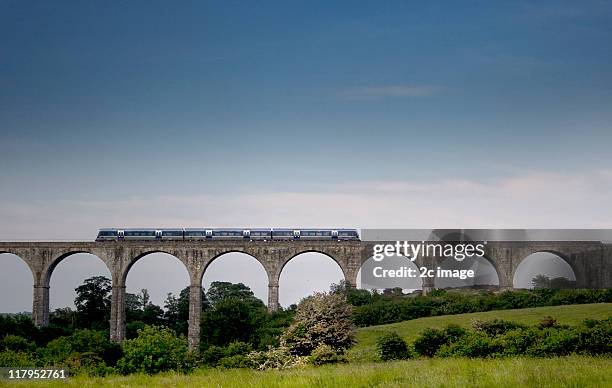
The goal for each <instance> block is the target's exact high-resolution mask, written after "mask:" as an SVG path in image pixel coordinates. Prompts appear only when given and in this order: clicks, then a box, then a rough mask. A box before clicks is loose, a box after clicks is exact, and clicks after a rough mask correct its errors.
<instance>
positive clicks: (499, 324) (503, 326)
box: [472, 318, 525, 336]
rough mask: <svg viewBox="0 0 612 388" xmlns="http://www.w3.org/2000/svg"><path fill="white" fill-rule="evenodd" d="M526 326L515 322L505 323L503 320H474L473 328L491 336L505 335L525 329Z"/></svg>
mask: <svg viewBox="0 0 612 388" xmlns="http://www.w3.org/2000/svg"><path fill="white" fill-rule="evenodd" d="M524 327H525V325H522V324H520V323H516V322H513V321H505V320H503V319H497V318H495V319H493V320H490V321H481V320H478V319H477V320H474V321H473V322H472V328H473V329H474V330H476V331H483V332H485V334H487V335H489V336H496V335H499V334H505V333H507V332H509V331H510V330H514V329H520V328H524Z"/></svg>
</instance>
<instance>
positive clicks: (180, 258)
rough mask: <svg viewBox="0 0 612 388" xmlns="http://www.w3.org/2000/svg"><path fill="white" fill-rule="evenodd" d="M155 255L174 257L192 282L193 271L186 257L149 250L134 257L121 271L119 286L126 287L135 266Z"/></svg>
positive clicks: (159, 250) (164, 251)
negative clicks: (161, 254) (129, 274)
mask: <svg viewBox="0 0 612 388" xmlns="http://www.w3.org/2000/svg"><path fill="white" fill-rule="evenodd" d="M154 253H164V254H166V255H169V256H172V257H174V258H175V259H177V260H178V261H179V262H181V264H183V267H184V268H185V271H187V276H188V277H189V279H190V281H191V279H192V274H191V271H190V270H189V264H188V263H187V262H186V260H185V257H184V255H182V254H180V253H179V252H173V251H170V250H164V249H148V250H145V251H142V252H139V253H138V254H137V255H136V256H134V257H133V258H130V259H129V261H128V262H127V264H126V265H125V266H124V267H123V268H122V269H121V273H120V274H119V276H120V278H119V281H120V283H119V284H122V285H125V283H126V280H127V276H128V273H129V272H130V270H131V269H132V267H133V266H134V264H136V262H138V261H139V260H140V259H142V258H143V257H145V256H148V255H151V254H154Z"/></svg>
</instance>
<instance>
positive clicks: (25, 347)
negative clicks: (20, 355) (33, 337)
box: [0, 334, 36, 352]
mask: <svg viewBox="0 0 612 388" xmlns="http://www.w3.org/2000/svg"><path fill="white" fill-rule="evenodd" d="M35 349H36V344H35V343H34V342H33V341H28V340H27V339H25V338H23V337H20V336H18V335H13V334H8V335H7V336H5V337H4V338H2V339H1V340H0V351H3V350H12V351H15V352H32V351H34V350H35Z"/></svg>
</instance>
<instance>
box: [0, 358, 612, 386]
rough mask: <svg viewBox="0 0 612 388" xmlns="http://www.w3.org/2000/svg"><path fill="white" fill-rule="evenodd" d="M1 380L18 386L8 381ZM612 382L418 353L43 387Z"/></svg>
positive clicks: (608, 370)
mask: <svg viewBox="0 0 612 388" xmlns="http://www.w3.org/2000/svg"><path fill="white" fill-rule="evenodd" d="M4 384H6V385H7V386H12V387H15V386H23V385H21V384H11V383H9V384H10V385H8V384H7V383H4ZM611 385H612V359H611V358H595V357H583V356H571V357H562V358H550V359H534V358H507V359H484V360H477V359H421V360H408V361H398V362H387V363H368V364H344V365H335V366H326V367H319V368H314V367H309V368H304V369H292V370H283V371H265V372H261V371H254V370H246V369H232V370H221V369H204V370H199V371H197V372H195V373H194V374H191V375H179V374H160V375H156V376H145V375H132V376H127V377H107V378H87V377H76V378H73V379H70V380H69V381H68V382H67V383H65V382H40V384H36V385H35V386H49V387H64V386H68V387H79V388H81V387H149V388H151V387H342V388H345V387H407V386H418V387H440V386H444V387H525V386H531V387H588V386H591V387H603V386H611Z"/></svg>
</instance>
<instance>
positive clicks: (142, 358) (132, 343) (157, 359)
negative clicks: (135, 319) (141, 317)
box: [117, 326, 189, 374]
mask: <svg viewBox="0 0 612 388" xmlns="http://www.w3.org/2000/svg"><path fill="white" fill-rule="evenodd" d="M188 361H189V354H188V351H187V340H186V339H185V338H184V337H182V336H181V337H177V336H176V334H175V333H174V331H172V330H171V329H168V328H164V327H154V326H146V327H145V328H144V329H142V330H139V331H138V337H137V338H134V339H131V340H127V341H125V343H124V345H123V357H122V358H121V359H120V360H119V362H118V364H117V369H118V370H119V371H120V372H121V373H124V374H129V373H137V372H142V373H148V374H154V373H158V372H163V371H167V370H175V371H184V370H185V369H188Z"/></svg>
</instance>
